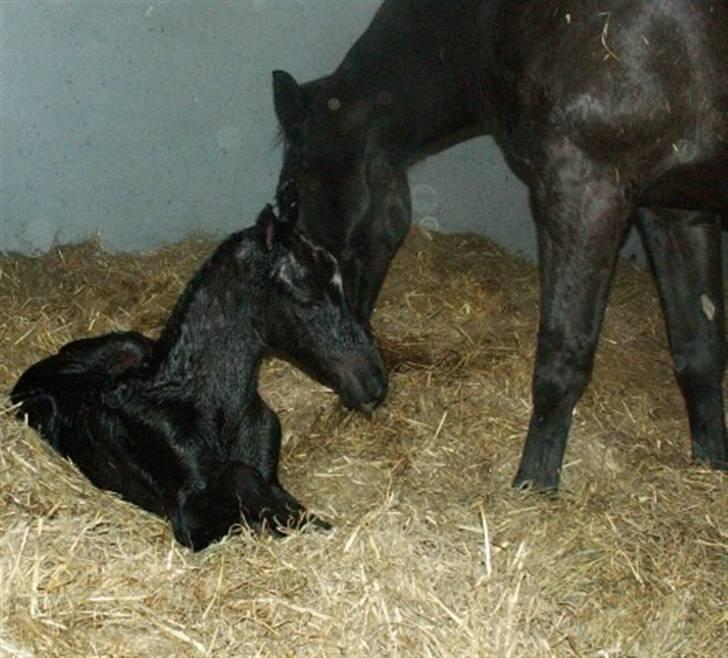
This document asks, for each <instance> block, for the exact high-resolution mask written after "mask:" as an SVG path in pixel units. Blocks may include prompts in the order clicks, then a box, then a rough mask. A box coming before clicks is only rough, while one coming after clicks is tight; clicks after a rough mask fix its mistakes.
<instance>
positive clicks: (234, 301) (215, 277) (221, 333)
mask: <svg viewBox="0 0 728 658" xmlns="http://www.w3.org/2000/svg"><path fill="white" fill-rule="evenodd" d="M236 244H237V241H233V240H229V241H228V243H223V245H222V246H221V247H219V248H218V250H217V251H216V252H215V254H213V256H212V257H211V258H210V259H208V261H207V262H206V263H205V264H204V265H203V266H202V267H201V268H200V269H199V270H198V272H197V273H196V274H195V276H194V277H193V278H192V279H191V280H190V282H189V283H188V284H187V287H186V288H185V290H184V292H183V293H182V295H181V296H180V298H179V299H178V301H177V304H176V305H175V307H174V309H173V311H172V314H171V315H170V318H169V320H168V322H167V324H166V326H165V328H164V330H163V331H162V334H161V336H160V337H159V340H158V341H157V344H156V346H155V354H154V362H155V366H156V367H155V375H154V378H155V380H157V381H175V382H185V381H190V380H194V381H195V386H201V387H205V388H207V389H208V391H206V392H207V393H209V392H210V390H213V389H214V390H226V389H228V388H229V389H231V390H236V391H237V392H238V395H242V396H245V395H246V394H247V392H248V391H249V390H250V391H254V390H255V389H256V388H257V378H258V370H259V368H260V363H261V360H262V357H263V349H264V344H263V341H262V339H261V337H260V335H259V333H258V331H257V329H256V316H260V314H261V312H262V308H261V307H262V304H261V299H262V297H263V293H264V291H263V290H261V289H260V283H259V282H260V281H267V278H266V277H264V276H260V277H256V276H255V267H254V266H253V267H252V268H251V270H250V271H249V272H247V273H246V276H245V280H241V274H240V268H239V266H238V265H237V264H236V262H235V258H236V257H235V256H234V255H233V254H232V253H230V252H231V249H230V248H228V247H234V246H235V245H236ZM256 282H257V284H256ZM256 285H257V286H258V287H256ZM200 394H203V391H200Z"/></svg>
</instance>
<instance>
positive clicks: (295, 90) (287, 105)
mask: <svg viewBox="0 0 728 658" xmlns="http://www.w3.org/2000/svg"><path fill="white" fill-rule="evenodd" d="M273 105H274V106H275V111H276V116H277V117H278V121H279V123H280V124H281V128H283V132H284V133H286V135H289V134H290V132H291V131H292V130H294V129H295V128H296V127H297V126H300V125H301V124H302V123H303V120H304V119H305V118H306V100H305V96H304V91H303V89H302V88H301V86H300V85H299V84H298V83H297V82H296V80H295V79H294V78H293V76H292V75H291V74H290V73H286V72H285V71H273Z"/></svg>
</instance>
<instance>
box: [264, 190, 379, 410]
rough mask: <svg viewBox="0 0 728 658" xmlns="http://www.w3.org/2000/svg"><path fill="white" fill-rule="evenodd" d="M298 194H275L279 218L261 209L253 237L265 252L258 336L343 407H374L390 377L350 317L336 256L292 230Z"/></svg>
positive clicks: (350, 313)
mask: <svg viewBox="0 0 728 658" xmlns="http://www.w3.org/2000/svg"><path fill="white" fill-rule="evenodd" d="M297 205H298V201H297V193H296V189H295V186H294V185H292V184H290V185H287V186H284V187H282V188H281V189H280V190H279V193H278V206H279V209H280V217H277V216H276V214H275V213H274V212H273V210H272V209H271V208H266V209H265V210H264V211H263V212H262V213H261V215H260V217H259V218H258V224H257V229H258V235H259V240H261V241H262V244H263V245H264V248H265V249H266V250H267V251H268V252H269V254H270V269H269V277H270V282H271V286H270V290H269V296H268V298H267V305H266V308H265V309H264V313H265V328H264V333H265V335H264V336H263V340H264V341H265V342H266V344H267V345H268V346H269V347H270V348H272V349H273V350H274V351H275V352H278V353H280V354H281V355H282V356H284V357H285V358H287V359H289V360H291V361H293V362H294V363H296V364H297V365H298V366H300V367H301V368H302V369H303V370H304V371H306V372H308V373H309V374H310V375H312V376H313V377H314V378H316V379H317V380H319V381H320V382H321V383H323V384H325V385H326V386H330V387H331V388H333V389H334V390H335V391H336V392H337V393H338V394H339V396H340V397H341V399H342V401H343V402H344V404H345V405H346V406H347V407H351V408H356V409H363V410H371V409H372V408H374V407H375V406H377V405H378V404H379V403H380V402H381V401H382V400H383V399H384V397H385V395H386V392H387V376H386V374H385V370H384V365H383V363H382V358H381V356H380V354H379V352H378V351H377V349H376V347H375V346H374V344H373V342H372V340H371V338H370V336H369V335H368V334H367V333H366V332H365V330H364V329H363V328H362V326H361V325H360V324H359V323H358V322H357V321H356V320H355V318H354V316H353V315H352V312H351V308H350V306H349V304H348V302H347V299H346V295H345V294H344V290H343V286H342V279H341V272H340V271H339V266H338V264H337V261H336V259H335V258H334V257H333V256H332V255H331V254H330V253H329V252H328V251H327V250H326V249H324V248H322V247H319V246H317V245H315V244H313V242H311V241H310V240H309V239H308V238H307V237H306V235H304V234H303V233H302V232H301V231H299V230H298V229H296V227H295V225H294V222H295V219H296V216H297Z"/></svg>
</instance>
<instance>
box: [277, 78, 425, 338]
mask: <svg viewBox="0 0 728 658" xmlns="http://www.w3.org/2000/svg"><path fill="white" fill-rule="evenodd" d="M273 92H274V103H275V110H276V115H277V117H278V120H279V122H280V126H281V131H282V135H283V139H284V143H285V151H284V160H283V168H282V170H281V174H280V180H279V185H285V184H287V183H288V182H293V183H294V184H295V185H296V187H297V189H298V191H299V196H300V206H299V213H300V216H299V218H298V223H299V226H300V227H301V228H302V229H303V230H305V231H306V233H307V234H308V235H309V236H310V237H311V238H312V239H313V240H314V241H315V242H316V243H317V244H320V245H322V246H324V247H326V248H327V249H328V250H329V251H330V252H331V253H333V254H334V255H335V256H336V257H337V259H338V261H339V264H340V266H341V272H342V276H343V282H344V290H345V293H346V296H347V298H348V300H349V302H350V304H351V307H352V309H353V312H354V315H355V316H356V318H357V320H358V321H359V322H361V323H362V324H365V325H366V324H368V321H369V318H370V316H371V313H372V309H373V307H374V302H375V301H376V298H377V295H378V294H379V290H380V288H381V286H382V282H383V281H384V277H385V275H386V273H387V268H388V266H389V263H390V261H391V259H392V257H393V256H394V254H395V252H396V250H397V248H398V247H399V245H400V244H401V242H402V240H403V239H404V237H405V235H406V233H407V229H408V227H409V223H410V219H411V207H410V192H409V184H408V182H407V173H406V166H405V163H404V162H403V159H402V158H401V157H399V156H398V155H396V154H395V153H393V152H392V151H391V150H390V149H387V148H385V146H384V144H385V143H386V144H390V143H391V139H390V136H389V135H386V136H385V131H391V129H392V125H391V122H390V121H389V120H388V119H386V118H385V117H387V116H388V108H387V105H388V102H391V97H389V96H387V95H383V94H379V95H376V94H375V95H374V97H373V98H367V99H366V100H357V101H350V100H348V99H347V98H345V97H343V94H342V95H341V97H340V96H339V95H337V93H336V91H335V89H334V84H333V82H331V80H330V79H328V80H327V79H325V80H322V81H317V82H314V83H310V84H307V85H304V86H300V85H298V83H297V82H296V81H295V80H294V79H293V78H292V77H291V76H290V75H289V74H288V73H285V72H283V71H276V72H274V73H273Z"/></svg>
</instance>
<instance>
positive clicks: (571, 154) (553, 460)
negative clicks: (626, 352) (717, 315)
mask: <svg viewBox="0 0 728 658" xmlns="http://www.w3.org/2000/svg"><path fill="white" fill-rule="evenodd" d="M548 158H549V161H548V163H547V164H546V165H545V166H544V167H542V168H541V169H540V171H539V175H538V178H537V181H536V182H535V183H534V184H533V185H532V186H531V201H532V205H533V212H534V218H535V220H536V226H537V230H538V239H539V251H540V254H539V256H540V277H541V318H540V324H539V332H538V345H537V350H536V366H535V370H534V375H533V389H532V395H533V412H532V415H531V421H530V424H529V428H528V436H527V437H526V444H525V446H524V449H523V456H522V457H521V463H520V466H519V468H518V472H517V474H516V477H515V480H514V482H513V484H514V486H517V487H519V486H523V485H526V484H531V485H532V486H533V487H534V488H536V489H541V490H550V489H556V488H557V487H558V485H559V478H560V475H561V463H562V461H563V456H564V450H565V448H566V440H567V436H568V432H569V427H570V425H571V415H572V412H573V409H574V405H575V404H576V402H577V400H578V399H579V398H580V397H581V395H582V393H583V391H584V388H585V387H586V385H587V383H588V381H589V378H590V376H591V371H592V365H593V362H594V352H595V349H596V345H597V340H598V337H599V331H600V329H601V325H602V319H603V317H604V309H605V307H606V302H607V296H608V293H609V285H610V283H611V278H612V273H613V271H614V263H615V260H616V257H617V253H618V251H619V247H620V244H621V242H622V239H623V237H624V233H625V230H626V228H627V226H628V225H629V223H630V220H631V209H630V207H629V204H628V203H627V201H626V199H625V198H624V195H623V191H622V189H621V188H620V187H619V186H618V185H617V184H616V183H615V182H614V180H613V177H612V175H611V172H609V171H607V170H606V168H605V167H602V166H601V165H597V164H595V163H593V162H591V161H590V160H589V158H587V157H586V156H585V155H584V154H583V153H582V152H581V151H580V150H579V149H578V148H576V147H575V146H574V145H573V144H572V143H571V142H568V141H562V142H559V143H556V144H552V145H551V147H550V149H549V152H548Z"/></svg>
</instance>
